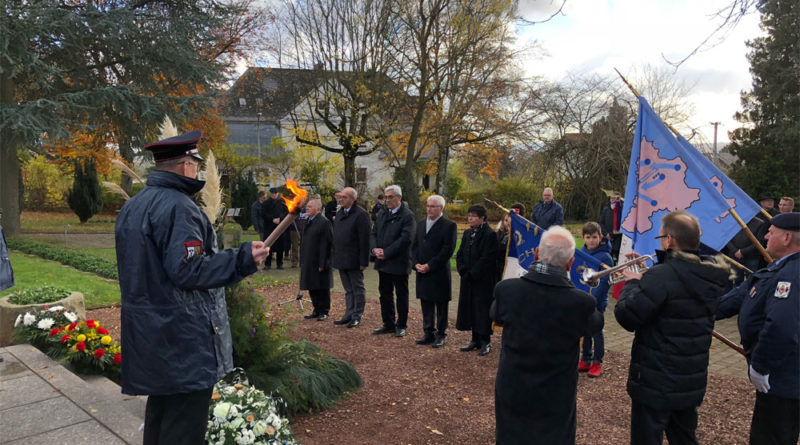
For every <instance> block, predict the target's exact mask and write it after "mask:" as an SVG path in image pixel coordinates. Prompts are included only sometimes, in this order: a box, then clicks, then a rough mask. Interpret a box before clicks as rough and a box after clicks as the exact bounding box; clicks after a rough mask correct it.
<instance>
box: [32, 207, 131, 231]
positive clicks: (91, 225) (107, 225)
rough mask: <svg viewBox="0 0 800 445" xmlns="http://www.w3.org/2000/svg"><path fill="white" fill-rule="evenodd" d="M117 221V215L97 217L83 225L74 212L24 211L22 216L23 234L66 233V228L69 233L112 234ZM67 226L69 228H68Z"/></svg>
mask: <svg viewBox="0 0 800 445" xmlns="http://www.w3.org/2000/svg"><path fill="white" fill-rule="evenodd" d="M115 221H116V216H115V215H95V216H94V217H92V218H91V219H89V221H86V222H85V223H81V222H80V220H79V219H78V216H77V215H75V214H74V213H72V212H69V213H68V212H63V213H62V212H31V211H24V212H22V214H21V215H20V224H21V226H22V232H23V233H31V232H45V233H64V229H65V228H66V230H67V232H68V233H112V232H114V222H115ZM67 224H69V227H66V226H67Z"/></svg>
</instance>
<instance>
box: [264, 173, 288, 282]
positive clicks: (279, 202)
mask: <svg viewBox="0 0 800 445" xmlns="http://www.w3.org/2000/svg"><path fill="white" fill-rule="evenodd" d="M269 197H270V199H267V200H266V201H264V204H263V205H262V207H261V216H262V218H263V219H264V235H265V236H264V239H266V237H267V236H269V234H270V233H272V231H273V230H275V227H278V224H280V222H281V220H282V219H283V218H284V217H285V216H286V215H287V214H288V213H289V211H288V210H287V208H286V203H285V202H283V199H282V198H281V196H280V194H278V189H277V188H275V187H272V188H270V189H269ZM286 236H287V233H286V232H284V233H283V235H281V236H279V237H278V239H277V240H276V241H275V243H274V244H273V245H272V249H271V250H270V252H269V256H268V257H267V261H266V262H265V263H264V269H269V268H270V267H272V252H275V256H276V262H277V265H278V269H283V251H284V250H286V244H285V240H286Z"/></svg>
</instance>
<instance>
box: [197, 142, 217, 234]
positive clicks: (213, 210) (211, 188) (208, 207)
mask: <svg viewBox="0 0 800 445" xmlns="http://www.w3.org/2000/svg"><path fill="white" fill-rule="evenodd" d="M203 176H204V178H205V181H206V185H205V186H204V187H203V189H202V190H200V200H201V201H202V202H203V212H205V214H206V216H208V220H209V221H211V224H215V223H216V222H217V216H218V215H219V211H220V210H221V209H222V190H220V188H219V184H220V177H219V171H218V170H217V161H216V159H215V158H214V152H212V151H211V150H209V151H208V156H207V157H206V169H205V170H204V171H203Z"/></svg>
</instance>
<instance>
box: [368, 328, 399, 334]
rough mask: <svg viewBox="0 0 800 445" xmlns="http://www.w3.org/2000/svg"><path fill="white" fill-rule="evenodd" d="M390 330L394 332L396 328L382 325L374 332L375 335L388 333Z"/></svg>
mask: <svg viewBox="0 0 800 445" xmlns="http://www.w3.org/2000/svg"><path fill="white" fill-rule="evenodd" d="M390 332H394V328H390V327H388V326H381V327H379V328H378V329H373V330H372V333H373V334H375V335H380V334H388V333H390Z"/></svg>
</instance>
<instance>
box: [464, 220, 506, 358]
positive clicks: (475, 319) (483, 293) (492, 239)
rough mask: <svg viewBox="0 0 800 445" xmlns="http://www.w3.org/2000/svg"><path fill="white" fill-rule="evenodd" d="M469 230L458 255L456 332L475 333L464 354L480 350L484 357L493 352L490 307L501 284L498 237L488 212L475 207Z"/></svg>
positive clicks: (465, 234) (465, 347)
mask: <svg viewBox="0 0 800 445" xmlns="http://www.w3.org/2000/svg"><path fill="white" fill-rule="evenodd" d="M467 223H468V224H469V229H467V230H465V231H464V236H463V237H462V238H461V247H460V248H459V249H458V253H457V254H456V268H457V269H458V274H459V275H461V289H460V290H459V293H458V313H457V315H456V329H458V330H459V331H472V340H471V341H470V342H469V344H467V345H466V346H464V347H462V348H461V351H462V352H468V351H472V350H475V349H478V355H481V356H484V355H487V354H489V352H490V351H491V349H492V348H491V345H490V340H491V338H492V320H490V319H489V307H490V306H491V305H492V293H493V292H494V285H495V284H496V283H497V273H496V264H495V261H496V260H497V235H496V234H495V233H494V230H492V228H491V227H489V224H488V223H487V222H486V208H484V207H483V206H482V205H473V206H471V207H470V208H469V209H467Z"/></svg>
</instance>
